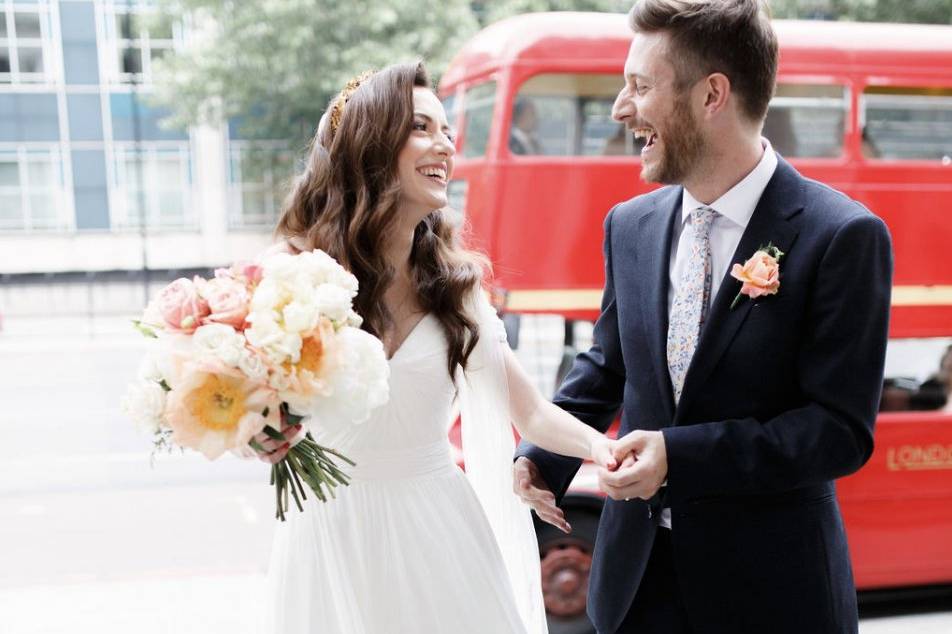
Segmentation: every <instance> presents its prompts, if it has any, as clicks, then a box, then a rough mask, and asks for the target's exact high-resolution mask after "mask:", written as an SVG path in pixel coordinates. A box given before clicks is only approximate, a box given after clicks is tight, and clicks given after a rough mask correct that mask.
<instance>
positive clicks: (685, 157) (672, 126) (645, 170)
mask: <svg viewBox="0 0 952 634" xmlns="http://www.w3.org/2000/svg"><path fill="white" fill-rule="evenodd" d="M659 136H661V137H662V142H663V144H664V148H663V151H662V154H661V157H660V160H658V161H657V162H655V163H654V164H653V165H642V168H641V178H642V180H644V181H645V182H648V183H662V184H664V185H677V184H680V183H683V182H684V180H685V178H686V177H687V175H688V174H690V173H691V172H692V171H694V170H695V168H696V167H697V164H698V163H699V162H700V158H701V156H703V153H704V138H703V137H702V136H701V131H700V129H699V127H698V124H697V121H696V120H695V119H694V115H693V114H692V113H691V109H690V107H689V106H688V102H687V98H686V95H685V98H678V99H676V100H675V102H674V107H673V108H672V109H671V115H670V116H669V117H668V119H667V121H665V122H664V128H663V134H662V135H659Z"/></svg>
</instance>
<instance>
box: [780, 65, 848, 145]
mask: <svg viewBox="0 0 952 634" xmlns="http://www.w3.org/2000/svg"><path fill="white" fill-rule="evenodd" d="M847 104H848V100H847V92H846V87H845V86H838V85H832V84H827V85H822V84H787V83H779V84H778V85H777V92H776V94H775V96H774V98H773V99H772V100H771V101H770V109H769V110H768V111H767V120H766V121H765V122H764V132H763V134H764V136H765V137H767V138H768V139H770V144H771V145H772V146H773V148H774V149H775V150H776V151H777V152H779V153H780V154H782V155H783V156H785V157H787V158H835V157H838V156H840V155H842V153H843V135H844V132H845V125H846V112H847V107H848V106H847Z"/></svg>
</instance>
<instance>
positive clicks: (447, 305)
mask: <svg viewBox="0 0 952 634" xmlns="http://www.w3.org/2000/svg"><path fill="white" fill-rule="evenodd" d="M417 86H419V87H423V88H430V80H429V77H428V76H427V72H426V68H425V67H424V66H423V64H422V63H417V64H397V65H393V66H388V67H387V68H385V69H383V70H381V71H379V72H377V73H375V74H374V75H373V76H371V77H370V78H369V79H366V80H364V81H363V82H362V83H361V84H360V86H359V87H358V88H357V90H356V91H355V92H354V93H353V94H352V95H351V97H350V98H349V99H348V101H347V102H346V103H347V105H346V107H345V108H344V109H343V113H342V114H343V116H342V117H341V118H340V121H339V126H338V127H337V128H336V129H332V126H331V125H330V124H329V121H328V124H327V125H321V126H320V127H319V129H318V131H317V134H316V135H315V136H314V139H313V140H312V141H311V148H310V153H309V157H308V161H307V169H306V170H305V171H304V173H303V174H302V175H301V176H299V177H298V179H297V181H296V182H295V185H294V187H293V190H292V192H291V194H290V195H289V196H288V199H287V203H286V204H285V210H284V214H283V215H282V217H281V220H280V221H279V222H278V226H277V229H276V230H275V233H276V234H277V235H278V236H283V237H284V238H287V239H294V240H293V243H294V244H295V245H297V246H298V248H301V247H304V248H310V249H315V248H317V249H323V250H324V251H326V252H327V253H328V254H329V255H331V256H332V257H334V258H335V259H336V260H337V261H338V262H340V263H341V265H342V266H344V267H345V268H346V269H348V270H349V271H350V272H351V273H353V274H354V275H355V276H356V277H357V280H358V282H359V284H360V290H359V292H358V293H357V297H356V299H355V302H354V304H355V305H354V309H355V310H356V311H357V312H358V313H359V314H360V315H361V316H362V317H363V318H364V322H363V326H362V327H363V329H364V330H366V331H368V332H370V333H371V334H373V335H376V336H378V337H379V336H381V335H382V334H383V333H384V332H386V331H387V330H388V329H389V328H390V327H391V326H392V325H393V318H392V316H391V314H390V312H389V311H388V310H387V308H386V306H385V305H384V302H383V296H384V292H385V291H386V289H387V287H388V286H389V285H390V283H391V281H392V280H393V277H394V270H393V267H391V266H390V264H389V263H388V262H387V260H386V258H385V256H384V253H385V249H384V245H385V244H386V243H387V241H388V240H389V239H390V237H391V235H392V232H393V230H394V228H395V227H396V226H397V224H398V214H399V203H400V194H401V187H400V179H399V176H398V172H397V156H398V154H399V153H400V150H401V149H402V148H403V146H404V145H405V144H406V142H407V139H408V138H409V137H410V133H411V131H412V127H413V89H414V87H417ZM325 118H327V119H329V117H325ZM447 211H448V210H446V209H437V210H434V211H433V212H432V213H430V214H429V215H428V216H426V217H425V218H424V219H423V221H422V222H420V224H419V225H417V227H416V230H415V231H414V234H413V247H412V250H411V253H410V267H411V274H412V279H413V282H414V285H415V290H416V293H417V299H418V301H419V302H420V305H421V307H422V308H423V309H424V310H425V311H426V312H430V313H433V315H434V316H435V317H436V318H437V319H439V321H440V323H441V324H442V327H443V331H444V332H445V333H446V338H447V341H448V344H449V349H448V355H447V364H448V366H447V367H448V370H449V373H450V376H452V375H453V373H454V370H455V368H456V366H457V365H460V366H462V367H464V368H465V367H466V362H467V360H468V359H469V355H470V354H471V353H472V351H473V348H474V347H475V345H476V342H477V340H478V339H479V330H478V328H477V325H476V323H475V321H474V320H473V319H472V318H471V317H470V316H468V315H467V312H466V311H465V310H464V303H465V298H466V297H467V295H468V294H469V293H471V292H473V291H476V290H477V289H478V287H479V284H480V283H481V280H482V277H483V273H484V272H488V270H489V269H488V263H487V261H486V259H485V258H483V257H482V256H481V255H479V254H477V253H475V252H472V251H467V250H466V249H464V248H463V246H462V243H461V237H460V231H459V229H458V228H457V227H455V226H454V225H453V224H452V223H450V222H449V221H448V219H447V217H446V212H447Z"/></svg>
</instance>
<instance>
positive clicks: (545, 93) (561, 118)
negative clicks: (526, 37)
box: [509, 73, 644, 156]
mask: <svg viewBox="0 0 952 634" xmlns="http://www.w3.org/2000/svg"><path fill="white" fill-rule="evenodd" d="M620 89H621V85H620V79H619V77H618V75H615V74H605V73H558V74H556V73H547V74H542V75H536V76H534V77H532V78H531V79H529V80H527V81H526V82H525V83H524V84H522V86H520V87H519V93H518V94H517V95H516V99H515V101H514V102H513V109H512V119H511V125H510V128H509V151H510V152H511V153H512V154H521V155H532V154H535V155H538V154H546V155H554V156H606V155H636V154H638V153H640V151H641V147H642V146H643V145H644V143H643V141H641V140H638V139H635V138H634V137H633V136H632V135H631V134H628V133H626V131H625V128H624V126H622V125H621V124H620V123H618V122H616V121H614V120H613V119H612V104H613V103H614V102H615V97H616V96H617V95H618V91H619V90H620Z"/></svg>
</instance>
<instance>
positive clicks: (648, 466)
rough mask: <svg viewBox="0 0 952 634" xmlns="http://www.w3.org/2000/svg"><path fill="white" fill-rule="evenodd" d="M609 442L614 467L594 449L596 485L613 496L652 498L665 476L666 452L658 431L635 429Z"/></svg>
mask: <svg viewBox="0 0 952 634" xmlns="http://www.w3.org/2000/svg"><path fill="white" fill-rule="evenodd" d="M609 442H610V443H611V451H612V458H613V459H614V460H615V461H618V462H619V464H618V466H617V467H616V468H612V467H611V465H610V463H608V462H606V463H602V462H601V461H599V460H598V459H597V457H596V456H595V455H594V453H593V456H592V458H593V460H595V462H597V463H598V464H599V466H601V467H602V468H601V469H599V470H598V487H599V488H600V489H601V490H602V491H603V492H604V493H605V494H606V495H607V496H608V497H610V498H612V499H613V500H630V499H631V498H641V499H642V500H647V499H649V498H651V497H652V496H653V495H654V494H655V493H657V492H658V489H660V488H661V486H662V485H663V484H664V483H665V481H666V480H667V477H668V453H667V450H666V448H665V444H664V436H663V435H662V433H661V432H660V431H643V430H640V429H639V430H635V431H633V432H631V433H630V434H628V435H627V436H624V437H623V438H619V439H618V440H615V441H609Z"/></svg>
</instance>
